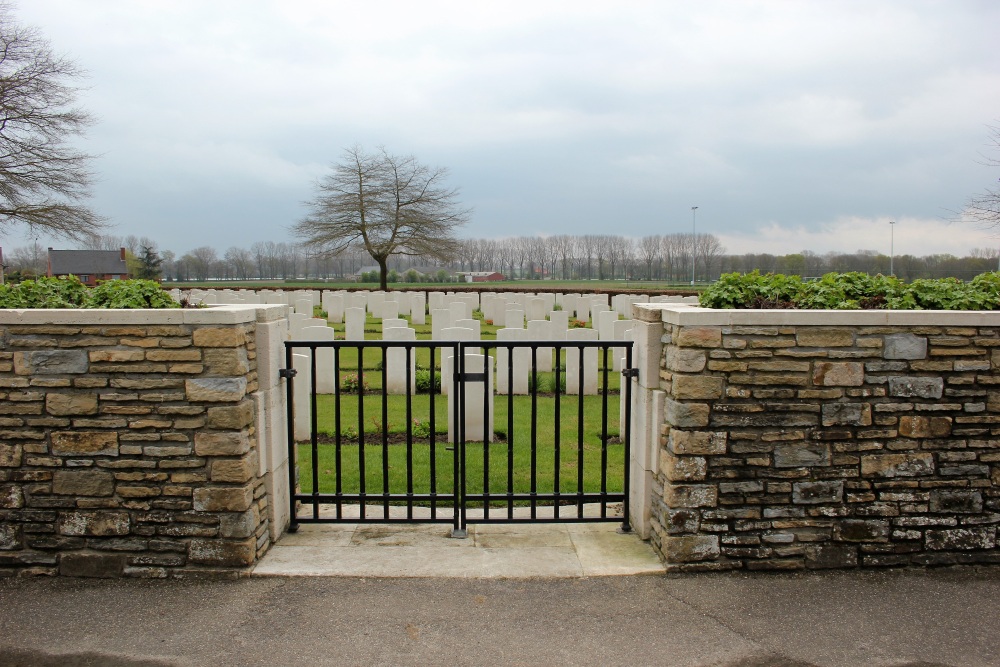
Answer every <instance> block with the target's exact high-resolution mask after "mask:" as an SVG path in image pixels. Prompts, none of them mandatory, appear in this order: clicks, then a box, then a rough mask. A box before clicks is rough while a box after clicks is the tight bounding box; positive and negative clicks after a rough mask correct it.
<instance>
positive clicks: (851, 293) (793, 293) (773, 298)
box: [699, 271, 1000, 310]
mask: <svg viewBox="0 0 1000 667" xmlns="http://www.w3.org/2000/svg"><path fill="white" fill-rule="evenodd" d="M699 303H700V305H701V306H702V307H704V308H799V309H833V310H858V309H862V310H873V309H890V310H995V309H997V308H1000V273H998V272H994V273H983V274H981V275H978V276H976V277H975V278H973V279H972V280H970V281H969V282H963V281H961V280H959V279H957V278H939V279H935V280H914V281H913V282H912V283H909V284H907V283H905V282H903V281H902V280H899V279H898V278H896V277H894V276H883V275H875V276H872V275H868V274H867V273H858V272H853V273H828V274H826V275H825V276H823V277H822V278H820V279H819V280H811V281H804V280H802V278H800V277H799V276H785V275H781V274H774V273H768V274H766V275H761V273H760V272H759V271H754V272H753V273H746V274H740V273H726V274H723V275H722V276H721V277H720V278H719V280H718V282H716V283H714V284H713V285H712V286H710V287H709V288H708V289H706V290H705V291H704V292H702V294H701V296H700V298H699Z"/></svg>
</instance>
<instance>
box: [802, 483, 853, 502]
mask: <svg viewBox="0 0 1000 667" xmlns="http://www.w3.org/2000/svg"><path fill="white" fill-rule="evenodd" d="M843 499H844V482H843V480H835V481H822V482H794V483H793V484H792V502H793V503H794V504H796V505H820V504H825V503H839V502H841V501H842V500H843Z"/></svg>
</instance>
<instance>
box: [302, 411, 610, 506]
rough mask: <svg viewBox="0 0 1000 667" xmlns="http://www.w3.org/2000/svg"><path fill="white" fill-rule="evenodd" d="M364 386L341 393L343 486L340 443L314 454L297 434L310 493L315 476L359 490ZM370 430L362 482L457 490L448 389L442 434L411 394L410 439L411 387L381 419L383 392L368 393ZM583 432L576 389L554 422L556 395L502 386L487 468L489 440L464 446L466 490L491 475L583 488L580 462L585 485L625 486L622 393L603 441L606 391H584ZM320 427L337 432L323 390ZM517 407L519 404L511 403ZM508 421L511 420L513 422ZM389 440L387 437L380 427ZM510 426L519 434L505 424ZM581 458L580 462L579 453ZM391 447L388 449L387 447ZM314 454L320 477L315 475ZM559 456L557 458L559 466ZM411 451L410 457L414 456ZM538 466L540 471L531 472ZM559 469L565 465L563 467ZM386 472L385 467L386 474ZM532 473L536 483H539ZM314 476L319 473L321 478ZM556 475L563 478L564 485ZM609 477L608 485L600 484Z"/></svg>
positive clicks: (500, 485) (499, 485) (521, 483)
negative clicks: (510, 393) (507, 392)
mask: <svg viewBox="0 0 1000 667" xmlns="http://www.w3.org/2000/svg"><path fill="white" fill-rule="evenodd" d="M357 398H358V397H357V396H356V395H355V396H344V397H343V398H342V400H341V406H340V410H341V415H340V420H341V421H340V424H341V428H340V433H341V436H342V442H341V445H340V454H339V465H340V469H341V471H342V480H341V488H340V489H338V488H337V483H336V479H337V476H336V471H337V467H338V456H337V449H338V448H337V446H336V445H335V444H319V445H317V447H316V452H315V455H314V454H313V452H312V448H311V447H310V446H309V445H308V443H305V444H300V445H299V449H298V452H299V454H298V460H299V466H300V484H301V487H302V491H303V492H304V493H310V492H312V490H313V488H314V484H315V483H317V482H318V487H316V488H318V489H319V491H320V492H321V493H335V492H338V491H339V492H342V493H359V492H360V490H361V476H360V472H359V471H360V465H359V456H360V452H359V445H358V443H357V434H358V430H359V429H358V426H359V412H358V406H359V403H358V400H357ZM363 398H364V402H363V410H364V420H363V425H364V432H365V446H364V458H365V471H366V474H365V488H366V491H367V492H368V493H381V492H389V493H394V494H402V493H418V494H420V493H423V494H426V493H431V492H432V491H433V492H437V493H451V492H452V475H453V470H454V464H453V457H454V453H453V452H452V451H450V450H449V449H448V448H449V447H450V445H449V444H448V443H447V442H446V440H447V425H446V420H447V415H448V407H447V400H448V399H447V397H446V396H440V395H439V396H436V397H435V400H434V408H435V417H436V420H435V421H436V423H435V431H437V436H436V438H437V442H436V444H434V445H432V444H431V443H430V436H429V432H427V428H428V424H429V417H430V405H431V402H430V397H429V396H428V395H426V394H422V395H418V396H414V397H413V398H412V399H411V401H410V406H409V409H410V412H409V415H410V419H411V423H413V421H412V420H415V425H414V427H413V428H412V429H411V434H413V433H414V432H419V433H420V435H421V436H422V437H417V435H415V434H413V435H412V436H411V437H412V439H411V442H412V445H410V446H408V445H407V444H406V442H405V441H406V424H407V414H408V413H407V400H406V397H405V396H388V397H386V404H387V408H388V409H387V411H386V413H385V418H384V419H383V412H382V396H381V395H366V396H364V397H363ZM583 404H584V405H583V423H582V437H581V432H580V423H579V419H578V416H579V414H580V399H579V397H578V396H560V398H559V403H558V406H559V412H560V419H559V421H558V423H559V428H557V427H556V423H557V422H556V400H555V397H554V396H552V395H549V396H542V395H540V396H538V397H537V399H536V400H535V401H534V405H533V401H532V397H531V396H514V397H513V398H512V399H511V400H508V397H507V396H497V397H496V399H495V401H494V406H495V415H494V433H495V434H496V435H497V438H498V439H497V440H495V441H494V442H493V443H491V444H489V445H488V446H487V447H486V448H485V449H486V450H487V451H488V454H489V461H488V473H487V465H486V464H487V462H486V458H485V457H484V447H483V444H482V443H481V442H480V443H470V444H469V445H468V446H467V447H466V473H467V475H466V477H467V491H468V492H469V493H482V492H483V490H484V487H485V484H484V481H485V480H487V479H488V482H489V489H490V491H496V492H503V491H504V490H506V489H507V488H508V484H509V483H510V484H512V487H510V488H512V490H513V491H514V492H515V493H526V492H529V491H532V490H533V491H536V492H538V493H549V492H552V491H553V490H555V489H556V488H558V490H560V491H563V492H575V491H576V490H577V489H578V488H579V486H580V485H579V482H580V480H579V474H578V473H579V470H581V469H582V471H583V489H584V490H585V491H588V492H595V491H600V490H602V488H604V489H605V490H607V491H611V492H616V491H621V490H622V478H623V466H624V446H623V445H622V444H620V443H619V442H618V435H619V433H618V415H619V399H618V395H617V394H611V395H609V396H608V400H607V433H608V438H609V442H608V443H607V445H606V448H605V447H604V445H603V442H602V437H601V434H602V432H603V423H604V410H605V408H604V401H603V397H602V396H585V397H584V401H583ZM317 407H318V412H317V414H318V431H319V432H320V433H323V434H325V435H326V436H327V437H326V438H323V440H324V441H326V440H328V439H332V438H333V436H334V435H335V434H336V401H335V399H334V397H333V396H327V395H321V396H318V397H317ZM511 408H513V409H511ZM533 414H534V415H535V423H536V427H535V431H534V442H535V449H534V456H533V455H532V446H531V445H532V428H531V422H532V415H533ZM511 424H512V425H513V430H512V431H511V430H510V426H511ZM384 427H386V428H385V432H386V434H387V436H386V437H387V439H388V440H390V443H389V444H387V445H383V443H382V432H383V428H384ZM509 433H513V434H514V435H513V437H512V438H508V434H509ZM432 449H433V451H434V461H435V473H436V479H437V481H436V484H435V485H434V486H432V483H431V452H432ZM581 450H582V457H583V465H582V467H580V468H578V466H577V461H578V459H579V457H580V455H581ZM385 455H387V458H386V457H385ZM314 457H315V462H316V465H315V470H316V477H315V478H314V476H313V470H314V466H313V462H314ZM557 459H558V466H557ZM408 461H410V462H411V464H410V465H408ZM532 469H534V470H535V476H534V478H533V477H532V474H531V473H532ZM557 470H558V475H557V472H556V471H557ZM386 471H387V472H388V476H387V477H386V476H385V475H384V473H385V472H386ZM532 479H534V489H533V488H532ZM314 480H315V481H314ZM557 485H558V486H557ZM602 485H603V487H602Z"/></svg>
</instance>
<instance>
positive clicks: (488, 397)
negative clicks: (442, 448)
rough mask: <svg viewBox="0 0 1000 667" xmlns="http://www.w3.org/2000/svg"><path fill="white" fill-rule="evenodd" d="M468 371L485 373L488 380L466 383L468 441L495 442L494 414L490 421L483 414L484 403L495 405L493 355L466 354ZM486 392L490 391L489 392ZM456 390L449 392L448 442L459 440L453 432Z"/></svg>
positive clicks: (491, 411)
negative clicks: (487, 421)
mask: <svg viewBox="0 0 1000 667" xmlns="http://www.w3.org/2000/svg"><path fill="white" fill-rule="evenodd" d="M465 372H466V373H485V374H486V382H466V383H465V410H464V412H465V440H466V442H493V414H494V412H495V411H494V410H490V411H489V413H490V419H489V423H486V419H485V415H484V414H483V403H484V401H486V404H487V405H493V357H490V356H489V355H483V354H472V353H466V354H465ZM486 392H489V393H488V394H487V393H486ZM456 402H457V401H456V400H455V392H450V393H449V394H448V442H455V441H457V440H458V438H457V434H456V433H454V432H453V430H454V429H453V425H454V423H455V403H456Z"/></svg>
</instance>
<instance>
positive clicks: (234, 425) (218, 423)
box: [207, 400, 254, 431]
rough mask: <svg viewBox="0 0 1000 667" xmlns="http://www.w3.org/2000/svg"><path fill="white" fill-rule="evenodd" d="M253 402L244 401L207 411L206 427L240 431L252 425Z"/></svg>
mask: <svg viewBox="0 0 1000 667" xmlns="http://www.w3.org/2000/svg"><path fill="white" fill-rule="evenodd" d="M253 418H254V409H253V401H252V400H246V401H243V402H242V403H240V404H238V405H233V406H225V407H221V406H220V407H214V408H209V409H208V424H207V425H208V427H209V428H217V429H229V430H234V431H235V430H240V429H243V428H246V427H247V426H250V424H252V423H253Z"/></svg>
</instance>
